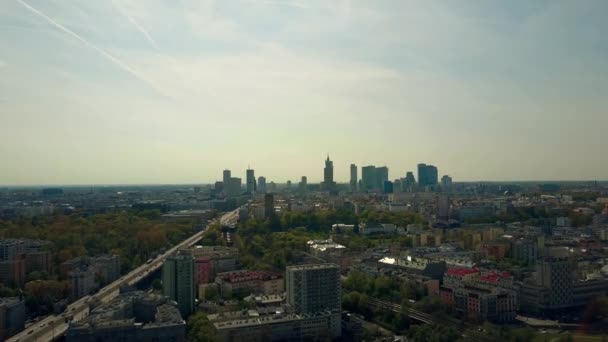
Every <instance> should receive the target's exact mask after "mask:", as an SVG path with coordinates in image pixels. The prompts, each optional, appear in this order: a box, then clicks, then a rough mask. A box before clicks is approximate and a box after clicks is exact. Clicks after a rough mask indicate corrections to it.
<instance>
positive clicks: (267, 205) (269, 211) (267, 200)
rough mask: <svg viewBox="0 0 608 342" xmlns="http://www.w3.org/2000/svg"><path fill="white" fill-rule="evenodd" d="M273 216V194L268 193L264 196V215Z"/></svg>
mask: <svg viewBox="0 0 608 342" xmlns="http://www.w3.org/2000/svg"><path fill="white" fill-rule="evenodd" d="M272 216H274V194H272V193H268V194H266V195H265V196H264V217H266V218H269V217H272Z"/></svg>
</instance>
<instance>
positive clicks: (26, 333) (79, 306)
mask: <svg viewBox="0 0 608 342" xmlns="http://www.w3.org/2000/svg"><path fill="white" fill-rule="evenodd" d="M237 218H238V209H236V210H234V211H231V212H228V213H225V214H224V215H222V217H221V218H220V222H222V223H224V224H225V223H228V222H230V223H233V222H234V221H235V220H236V219H237ZM215 222H217V220H213V221H211V222H209V225H211V224H213V223H215ZM209 225H207V226H206V227H205V228H203V229H202V230H201V231H199V232H196V233H194V234H193V235H192V236H190V237H189V238H187V239H185V240H184V241H182V242H181V243H179V244H178V245H175V246H174V247H172V248H171V249H169V250H167V251H166V252H165V253H163V254H161V255H158V256H157V257H156V258H155V259H153V260H152V261H148V262H146V263H145V264H143V265H141V266H139V267H137V268H136V269H134V270H132V271H131V272H129V273H128V274H125V275H123V276H122V277H121V278H120V279H118V280H116V281H114V282H112V283H110V284H108V285H106V286H105V287H104V288H102V289H101V290H99V291H98V292H97V293H96V294H94V295H89V296H85V297H82V298H80V299H78V300H77V301H75V302H73V303H72V304H70V305H68V307H67V308H66V310H65V311H64V312H63V313H61V314H59V315H50V316H47V317H45V318H44V319H42V320H40V321H38V322H36V323H34V324H32V325H31V326H29V327H28V328H27V329H25V330H23V331H22V332H20V333H19V334H17V335H14V336H12V337H9V339H8V341H10V342H17V341H19V342H30V341H32V342H33V341H36V342H38V341H53V340H54V339H55V338H57V337H59V336H61V335H63V334H65V332H66V331H67V330H68V326H69V322H70V321H72V320H73V321H79V320H81V319H83V318H86V317H87V316H88V315H89V304H90V303H92V302H98V301H99V302H102V303H107V302H109V301H110V300H112V299H114V298H116V297H117V296H118V294H119V293H120V288H121V287H122V286H125V285H134V284H136V283H138V282H139V281H140V280H141V279H142V278H145V277H146V276H147V275H148V274H150V273H152V272H154V271H156V270H158V269H159V268H161V267H162V266H163V263H164V262H165V259H167V257H168V256H170V255H171V254H173V253H175V252H176V251H177V250H179V249H182V248H187V247H191V246H193V245H194V244H195V243H197V242H198V241H199V240H200V239H201V238H202V237H203V235H204V234H205V232H206V231H207V228H208V227H209Z"/></svg>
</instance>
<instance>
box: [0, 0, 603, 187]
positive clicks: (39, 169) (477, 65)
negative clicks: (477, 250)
mask: <svg viewBox="0 0 608 342" xmlns="http://www.w3.org/2000/svg"><path fill="white" fill-rule="evenodd" d="M607 11H608V3H607V2H605V1H585V2H571V1H534V2H529V1H511V2H497V1H496V2H494V1H490V2H476V1H473V2H467V3H465V4H452V3H449V2H448V3H445V2H438V1H426V2H393V3H389V2H356V1H337V2H325V1H306V2H302V1H285V2H282V1H259V2H256V1H249V0H239V1H236V0H234V1H221V2H217V1H215V2H213V1H206V2H198V1H188V0H186V1H182V2H179V3H177V2H169V3H168V2H163V1H156V0H155V1H146V2H143V1H135V0H129V1H127V0H117V1H112V2H82V1H80V2H78V1H64V2H48V1H40V0H11V1H3V2H2V3H0V23H2V24H0V40H1V41H2V42H3V44H2V46H0V160H2V161H3V165H5V167H3V168H1V169H0V184H2V185H34V184H48V185H52V184H68V185H69V184H174V183H181V184H183V183H208V182H212V181H213V180H215V179H217V173H218V171H217V170H222V169H224V168H228V169H232V170H242V169H245V168H246V166H247V164H249V163H251V166H252V167H253V168H255V169H256V170H258V174H263V175H265V176H266V177H267V178H268V179H269V180H275V181H277V182H278V181H280V182H284V181H286V180H288V179H291V180H292V181H294V182H295V181H297V180H298V179H300V177H301V176H302V175H307V176H308V177H309V181H310V182H318V181H320V180H321V179H322V176H323V175H322V173H320V172H319V167H318V165H319V163H318V161H319V160H320V159H321V160H322V157H323V154H324V153H325V152H326V151H327V150H329V152H330V154H331V155H332V156H334V157H333V158H334V164H335V178H336V180H338V181H341V182H342V181H344V180H346V181H348V178H349V169H348V165H349V164H351V163H354V164H356V165H359V166H365V165H385V164H386V165H388V166H389V168H391V170H395V171H397V170H398V171H399V172H400V173H401V172H405V171H407V170H414V169H415V166H416V165H417V164H418V163H419V162H421V161H422V162H426V163H430V164H433V165H438V166H439V167H440V170H446V171H448V170H449V172H445V173H448V174H450V175H452V176H453V177H454V179H456V180H457V181H480V180H487V181H508V180H549V181H551V180H596V179H597V180H601V179H606V178H607V177H608V160H607V159H606V158H603V155H604V154H605V148H606V143H605V141H604V139H603V136H604V128H605V127H606V126H607V125H608V116H607V115H605V109H604V102H605V101H604V94H603V91H602V90H604V89H607V88H608V63H606V61H607V60H608V45H607V44H606V39H605V32H607V31H608V21H606V20H605V15H604V14H605V13H606V12H607ZM440 173H442V174H443V173H444V172H442V171H440ZM394 175H395V174H393V175H392V176H391V178H394ZM238 176H239V177H240V178H242V179H243V180H244V179H245V176H244V172H243V173H241V172H240V171H239V173H238Z"/></svg>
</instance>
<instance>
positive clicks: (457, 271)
mask: <svg viewBox="0 0 608 342" xmlns="http://www.w3.org/2000/svg"><path fill="white" fill-rule="evenodd" d="M478 272H479V270H478V269H476V268H473V269H468V268H448V272H447V273H448V274H449V275H453V276H458V277H464V276H466V275H469V274H473V273H478Z"/></svg>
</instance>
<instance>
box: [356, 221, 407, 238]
mask: <svg viewBox="0 0 608 342" xmlns="http://www.w3.org/2000/svg"><path fill="white" fill-rule="evenodd" d="M359 234H362V235H372V234H400V235H404V234H405V229H403V228H401V227H397V226H396V225H394V224H392V223H381V224H371V223H365V222H363V223H361V224H360V225H359Z"/></svg>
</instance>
